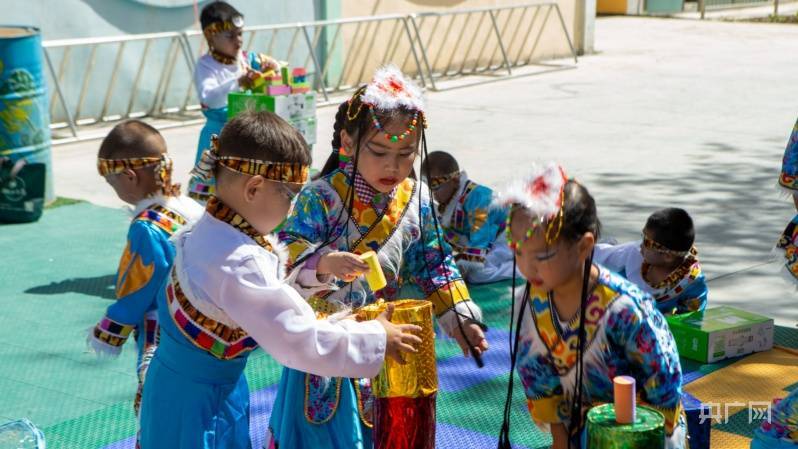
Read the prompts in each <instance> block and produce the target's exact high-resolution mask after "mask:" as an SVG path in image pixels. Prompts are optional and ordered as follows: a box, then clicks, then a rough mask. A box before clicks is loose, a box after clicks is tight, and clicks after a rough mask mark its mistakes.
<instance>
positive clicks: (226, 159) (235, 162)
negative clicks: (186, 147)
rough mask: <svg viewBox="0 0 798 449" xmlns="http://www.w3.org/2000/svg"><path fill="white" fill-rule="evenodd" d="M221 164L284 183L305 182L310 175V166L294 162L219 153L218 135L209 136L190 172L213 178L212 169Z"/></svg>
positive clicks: (244, 172)
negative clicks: (207, 144)
mask: <svg viewBox="0 0 798 449" xmlns="http://www.w3.org/2000/svg"><path fill="white" fill-rule="evenodd" d="M219 165H221V166H222V167H225V168H227V169H229V170H233V171H235V172H238V173H241V174H244V175H249V176H261V177H263V178H264V179H267V180H269V181H276V182H282V183H286V184H305V183H307V182H308V176H309V175H310V166H309V165H304V164H300V163H296V162H268V161H262V160H259V159H249V158H242V157H235V156H220V155H219V137H218V136H216V135H213V136H211V148H210V149H208V150H205V151H203V152H202V157H201V158H200V160H199V162H197V165H196V166H195V167H194V168H193V169H192V170H191V174H192V175H193V176H196V177H198V178H200V179H203V180H209V179H212V178H213V169H214V168H215V167H217V166H219Z"/></svg>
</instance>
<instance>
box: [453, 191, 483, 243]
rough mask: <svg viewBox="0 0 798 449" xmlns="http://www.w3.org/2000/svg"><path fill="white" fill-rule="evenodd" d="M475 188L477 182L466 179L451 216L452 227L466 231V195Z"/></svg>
mask: <svg viewBox="0 0 798 449" xmlns="http://www.w3.org/2000/svg"><path fill="white" fill-rule="evenodd" d="M476 188H477V184H476V183H474V182H471V181H468V183H467V184H466V187H465V189H463V194H462V195H460V198H458V199H457V205H458V207H457V208H456V209H455V211H454V217H452V223H453V227H454V229H458V230H460V231H461V232H465V231H466V221H467V220H466V218H467V217H466V212H465V202H466V200H467V199H468V195H470V194H471V192H473V191H474V189H476Z"/></svg>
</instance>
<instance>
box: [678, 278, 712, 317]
mask: <svg viewBox="0 0 798 449" xmlns="http://www.w3.org/2000/svg"><path fill="white" fill-rule="evenodd" d="M708 295H709V288H708V287H707V281H706V278H705V277H704V274H703V273H701V275H700V276H698V277H697V278H696V279H695V280H694V281H693V282H691V283H690V285H689V286H688V287H687V288H686V289H685V290H684V291H683V292H682V293H681V294H680V295H679V297H678V298H677V301H676V313H688V312H695V311H699V310H700V311H703V310H704V309H706V308H707V297H708Z"/></svg>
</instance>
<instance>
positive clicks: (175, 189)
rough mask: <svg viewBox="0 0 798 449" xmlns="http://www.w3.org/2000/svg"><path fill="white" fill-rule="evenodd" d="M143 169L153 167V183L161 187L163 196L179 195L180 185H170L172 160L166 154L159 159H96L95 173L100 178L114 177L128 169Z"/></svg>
mask: <svg viewBox="0 0 798 449" xmlns="http://www.w3.org/2000/svg"><path fill="white" fill-rule="evenodd" d="M145 167H153V170H154V172H155V183H156V184H157V185H158V186H159V187H161V189H162V190H163V193H164V194H165V195H177V194H179V193H180V185H179V184H176V185H172V159H171V158H170V157H169V155H168V154H166V153H162V154H161V156H159V157H137V158H128V159H104V158H97V172H98V173H100V176H108V175H116V174H119V173H122V172H124V171H125V170H128V169H130V170H139V169H142V168H145Z"/></svg>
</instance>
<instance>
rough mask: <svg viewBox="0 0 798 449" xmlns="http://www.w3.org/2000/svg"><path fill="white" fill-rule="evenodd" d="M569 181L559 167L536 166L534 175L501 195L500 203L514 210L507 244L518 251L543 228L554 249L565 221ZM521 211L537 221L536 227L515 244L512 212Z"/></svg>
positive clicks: (555, 165)
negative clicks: (512, 230) (519, 209)
mask: <svg viewBox="0 0 798 449" xmlns="http://www.w3.org/2000/svg"><path fill="white" fill-rule="evenodd" d="M567 181H568V178H567V176H566V175H565V170H563V168H562V167H560V166H559V165H557V164H554V163H549V164H548V165H546V166H537V165H536V166H534V167H533V170H532V172H531V173H530V174H529V175H527V176H526V177H524V178H523V179H522V180H520V181H518V182H515V183H513V184H511V185H510V186H508V187H507V188H506V189H505V191H504V192H502V193H501V194H500V195H499V199H498V201H499V203H500V204H501V205H502V206H504V207H510V208H511V209H510V213H509V214H508V215H507V223H506V228H505V230H506V232H507V243H508V245H509V246H510V247H511V248H512V249H517V248H518V247H519V246H521V245H522V244H523V243H524V242H525V241H527V240H529V239H530V238H531V237H532V236H533V235H534V233H535V231H537V230H538V229H539V228H542V227H543V226H544V225H545V227H546V229H545V234H544V237H545V239H546V243H547V244H549V245H551V244H553V243H554V242H556V241H557V239H558V238H559V237H560V233H561V232H562V228H563V223H564V221H565V207H564V206H565V183H566V182H567ZM515 207H520V208H522V209H525V210H527V211H528V212H529V213H530V214H531V215H532V217H533V223H532V225H531V226H530V227H529V229H527V230H526V235H525V236H524V238H523V239H522V240H520V241H514V240H513V239H512V237H511V235H512V234H511V232H510V221H511V218H512V209H513V208H515Z"/></svg>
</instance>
